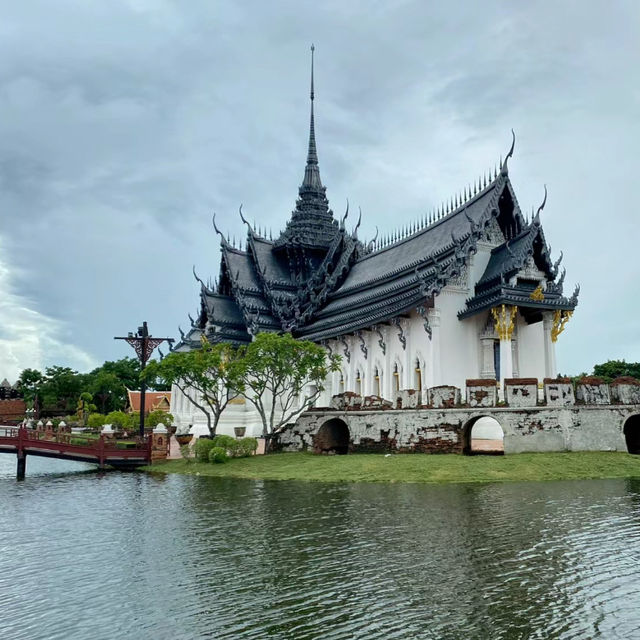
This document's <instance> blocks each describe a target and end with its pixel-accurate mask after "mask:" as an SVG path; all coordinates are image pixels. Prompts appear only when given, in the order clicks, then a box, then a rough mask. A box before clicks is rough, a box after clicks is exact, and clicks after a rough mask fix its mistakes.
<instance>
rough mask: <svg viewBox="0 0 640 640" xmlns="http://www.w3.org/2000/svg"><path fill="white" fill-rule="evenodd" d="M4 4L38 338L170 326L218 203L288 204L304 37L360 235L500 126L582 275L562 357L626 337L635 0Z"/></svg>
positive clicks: (223, 206)
mask: <svg viewBox="0 0 640 640" xmlns="http://www.w3.org/2000/svg"><path fill="white" fill-rule="evenodd" d="M2 4H3V6H2V13H3V21H2V24H1V25H0V116H1V117H0V208H1V211H2V212H3V213H2V217H1V218H0V237H1V238H2V239H3V242H2V245H1V246H2V254H1V255H0V260H1V261H2V264H3V265H5V267H6V268H7V269H8V270H9V272H10V273H9V275H8V276H7V278H8V279H9V280H10V281H11V286H12V287H13V289H12V290H13V291H18V292H19V293H20V296H21V298H20V300H21V305H22V306H25V307H26V308H29V309H30V310H31V311H32V312H33V313H37V314H39V317H41V318H43V319H45V320H46V319H47V318H49V319H50V321H51V323H52V326H54V325H55V326H56V327H58V329H57V331H58V333H57V334H55V335H53V337H52V340H54V341H55V340H58V341H59V342H60V343H62V342H65V341H70V342H72V343H73V344H74V345H76V347H77V348H78V349H80V350H81V351H82V352H83V353H84V352H86V353H90V354H91V356H92V357H93V359H94V360H101V359H103V358H107V357H116V356H118V355H122V354H123V353H124V351H123V350H122V346H121V345H118V344H117V343H114V342H113V340H112V339H111V338H112V336H113V335H115V334H119V333H121V332H122V331H126V330H129V329H131V328H134V327H135V326H137V323H139V321H140V320H142V319H147V320H148V321H149V323H150V325H151V328H152V330H153V331H154V332H155V333H157V334H160V333H162V334H174V333H175V332H176V329H175V327H176V325H177V324H178V322H182V324H183V325H184V318H185V317H186V312H187V311H192V312H193V310H194V308H195V305H196V302H197V292H198V289H197V287H196V286H195V283H194V281H193V278H192V276H191V265H192V264H193V263H195V264H196V266H197V268H198V272H199V273H200V274H201V275H203V276H206V275H209V274H212V275H215V274H216V273H217V269H218V250H217V242H216V238H215V236H214V234H213V232H212V229H211V224H210V217H211V213H212V212H213V211H214V210H215V211H217V213H218V215H219V217H220V220H221V223H222V224H223V226H224V227H225V228H227V229H228V230H229V232H230V233H231V234H232V235H233V234H235V235H236V237H239V236H240V235H243V233H244V232H243V229H242V225H241V223H240V220H239V217H238V215H237V208H238V205H239V204H240V203H241V202H242V203H244V210H245V212H246V213H247V215H248V216H249V217H250V218H256V220H257V221H258V222H259V223H260V224H262V225H263V226H267V227H272V228H273V229H274V231H275V230H277V229H279V228H281V227H282V226H283V225H284V223H285V221H286V219H287V217H288V215H289V212H290V211H291V209H292V208H293V205H294V201H295V197H296V190H297V186H298V184H299V182H300V180H301V178H302V170H303V163H304V156H305V146H306V136H307V120H308V96H307V92H308V62H309V61H308V47H309V44H310V43H311V42H312V41H313V42H315V44H316V47H317V49H316V53H317V68H316V83H317V86H316V89H317V135H318V146H319V154H320V163H321V172H322V176H323V180H324V182H325V184H326V185H327V187H328V195H329V198H330V201H331V205H332V207H333V209H334V211H337V212H338V211H340V212H341V211H343V209H344V203H345V200H346V198H347V197H348V198H349V199H350V201H351V203H352V204H353V205H355V206H357V205H360V206H362V208H363V212H364V216H365V217H364V221H363V231H364V233H365V235H369V236H371V235H373V233H374V227H375V226H376V225H378V226H379V227H380V229H381V232H384V231H391V230H392V228H393V226H392V225H393V224H399V223H400V222H401V221H403V220H406V221H410V220H413V219H415V218H416V217H418V216H419V215H421V214H422V213H423V212H424V211H425V210H427V209H429V208H431V207H432V206H434V205H437V204H438V203H439V202H441V201H442V200H445V199H446V200H448V199H449V198H450V196H451V195H452V194H454V193H455V192H456V191H459V190H460V189H462V188H464V186H465V185H467V184H468V183H470V182H472V181H473V180H474V179H475V178H476V177H477V176H478V175H479V174H481V173H482V172H483V171H485V170H486V169H488V168H489V167H490V166H493V164H494V163H495V162H496V161H497V160H498V157H499V155H500V154H501V153H504V152H505V151H506V149H507V148H508V145H509V137H510V134H509V129H510V128H511V127H512V126H513V127H514V128H515V129H516V132H517V134H518V144H517V148H516V156H515V158H514V161H513V162H512V164H511V175H512V179H513V181H514V183H515V186H516V189H517V193H518V197H519V199H520V204H521V205H522V207H523V208H525V209H529V208H531V207H532V206H537V205H538V204H539V202H540V200H541V196H542V190H543V184H544V183H547V184H548V187H549V193H550V198H549V203H548V206H547V208H546V209H545V213H544V216H545V220H544V224H545V230H546V233H547V236H548V238H549V240H550V242H551V244H552V245H553V247H554V250H555V251H556V252H557V251H559V250H560V249H563V250H564V253H565V264H566V265H567V267H568V276H567V279H568V281H570V282H573V281H576V280H579V281H580V282H581V283H582V291H583V294H582V298H581V304H580V307H579V309H578V311H577V313H576V315H575V317H574V319H572V321H571V323H569V325H568V327H567V330H566V332H565V334H563V336H562V337H561V339H560V341H559V342H558V356H559V366H560V368H561V369H562V370H566V371H578V370H582V369H588V368H590V367H591V366H592V364H593V363H594V362H597V361H599V360H603V359H605V358H607V357H627V358H628V359H635V360H638V359H640V339H638V338H637V337H636V333H637V332H635V331H634V323H633V321H632V320H630V319H633V318H634V316H635V315H636V314H637V312H638V303H637V302H636V300H635V299H634V298H635V297H634V295H633V291H635V289H636V288H637V286H636V285H635V283H636V282H637V279H638V275H639V273H638V271H639V270H638V267H637V266H636V265H635V264H634V261H633V260H632V258H631V256H633V255H634V251H635V237H637V232H638V224H637V221H636V214H635V211H634V210H633V204H632V202H631V201H630V199H631V194H632V193H633V190H634V186H635V168H636V167H637V160H636V153H637V151H636V150H637V148H638V142H639V141H640V131H639V128H640V125H639V124H638V121H637V113H638V106H639V105H638V103H639V101H640V92H639V91H638V89H637V87H638V86H639V85H638V71H637V69H638V68H639V66H638V63H639V57H640V56H639V52H638V49H637V46H636V44H635V37H636V36H635V33H634V30H633V25H637V24H638V18H639V17H640V15H639V13H640V10H639V9H638V6H637V4H636V3H633V2H626V3H625V2H622V3H616V4H615V5H611V6H605V5H593V4H591V5H589V6H588V7H586V6H585V5H584V3H578V2H563V3H559V4H558V3H555V4H553V5H551V4H549V3H543V2H533V3H526V4H524V3H521V4H514V3H509V2H491V1H489V2H485V3H475V2H458V3H448V4H447V5H446V7H445V5H437V4H432V3H423V2H401V1H398V2H355V1H354V2H349V3H341V2H327V3H322V5H320V6H318V5H317V3H307V2H302V3H301V2H293V1H287V2H285V1H282V2H274V3H264V2H248V3H233V2H217V3H210V2H189V3H180V2H177V1H175V2H174V1H170V0H164V1H161V0H154V1H153V2H152V1H151V0H149V1H144V0H130V1H125V0H120V1H113V2H98V1H94V2H85V3H76V2H70V1H64V0H60V1H59V2H57V3H55V5H52V4H51V3H49V2H44V0H42V1H41V2H30V3H9V2H5V3H2ZM0 313H2V312H0ZM21 317H22V318H23V320H22V322H23V323H24V326H25V327H28V326H29V322H30V321H29V319H28V316H21ZM0 320H2V321H3V322H5V323H6V314H5V316H2V317H0ZM65 332H66V334H65ZM18 334H19V332H18V333H14V334H13V335H14V337H15V336H16V335H18ZM56 336H57V337H56ZM594 338H595V339H594ZM587 345H588V348H587ZM64 353H65V350H64V349H62V350H57V351H56V350H54V349H48V351H47V352H46V353H43V355H42V358H43V361H47V359H48V360H49V361H54V360H55V361H59V360H60V359H61V358H62V359H64V357H65V356H64ZM29 358H30V357H29V356H28V355H23V356H21V360H20V366H32V365H33V362H31V361H30V359H29ZM81 360H82V358H80V359H78V358H76V361H77V362H80V363H79V364H76V365H74V366H81ZM3 364H4V363H3V358H2V356H0V369H1V368H2V365H3ZM0 374H2V372H1V370H0Z"/></svg>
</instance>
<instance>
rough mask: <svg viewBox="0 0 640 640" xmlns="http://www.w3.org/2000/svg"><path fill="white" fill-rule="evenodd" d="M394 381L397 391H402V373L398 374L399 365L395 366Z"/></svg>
mask: <svg viewBox="0 0 640 640" xmlns="http://www.w3.org/2000/svg"><path fill="white" fill-rule="evenodd" d="M393 379H394V380H395V382H394V385H395V388H396V391H400V373H399V372H398V363H396V364H394V365H393Z"/></svg>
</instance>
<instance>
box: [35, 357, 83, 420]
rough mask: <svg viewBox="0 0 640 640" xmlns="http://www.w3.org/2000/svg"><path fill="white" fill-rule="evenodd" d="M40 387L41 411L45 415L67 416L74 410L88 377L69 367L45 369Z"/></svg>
mask: <svg viewBox="0 0 640 640" xmlns="http://www.w3.org/2000/svg"><path fill="white" fill-rule="evenodd" d="M44 375H45V381H44V384H43V385H42V386H41V387H40V393H41V395H42V410H43V413H46V414H61V413H64V414H69V413H73V412H75V410H76V401H77V398H78V397H79V395H80V394H81V393H82V392H83V391H84V389H85V387H86V383H87V379H88V376H87V375H86V374H80V373H78V372H77V371H74V370H73V369H70V368H69V367H58V366H55V367H47V368H46V369H45V372H44Z"/></svg>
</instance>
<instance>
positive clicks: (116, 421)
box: [103, 411, 131, 430]
mask: <svg viewBox="0 0 640 640" xmlns="http://www.w3.org/2000/svg"><path fill="white" fill-rule="evenodd" d="M103 424H110V425H112V426H113V428H114V430H115V429H128V428H129V427H131V416H129V415H128V414H126V413H125V412H124V411H112V412H111V413H108V414H107V415H106V416H105V418H104V422H103Z"/></svg>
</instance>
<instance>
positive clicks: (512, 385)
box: [504, 378, 538, 407]
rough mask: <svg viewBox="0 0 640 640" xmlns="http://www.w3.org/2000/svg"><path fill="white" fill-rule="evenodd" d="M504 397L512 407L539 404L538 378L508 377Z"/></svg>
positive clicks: (505, 382)
mask: <svg viewBox="0 0 640 640" xmlns="http://www.w3.org/2000/svg"><path fill="white" fill-rule="evenodd" d="M504 399H505V401H506V403H507V404H508V405H509V406H510V407H535V406H536V405H537V404H538V379H537V378H506V379H505V381H504Z"/></svg>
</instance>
